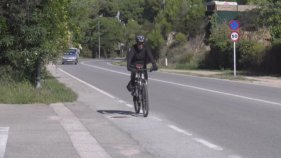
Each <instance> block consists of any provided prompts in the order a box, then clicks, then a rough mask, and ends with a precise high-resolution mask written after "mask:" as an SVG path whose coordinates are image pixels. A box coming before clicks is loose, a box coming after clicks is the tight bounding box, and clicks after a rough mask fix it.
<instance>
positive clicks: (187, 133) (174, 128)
mask: <svg viewBox="0 0 281 158" xmlns="http://www.w3.org/2000/svg"><path fill="white" fill-rule="evenodd" d="M168 127H170V128H171V129H173V130H175V131H177V132H179V133H183V134H185V135H187V136H192V134H191V133H189V132H187V131H185V130H183V129H180V128H178V127H177V126H174V125H168Z"/></svg>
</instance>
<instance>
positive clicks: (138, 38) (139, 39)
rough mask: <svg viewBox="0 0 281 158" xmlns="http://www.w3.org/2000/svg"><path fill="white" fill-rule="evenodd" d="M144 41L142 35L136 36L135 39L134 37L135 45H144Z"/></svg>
mask: <svg viewBox="0 0 281 158" xmlns="http://www.w3.org/2000/svg"><path fill="white" fill-rule="evenodd" d="M144 41H145V38H144V36H143V35H137V37H136V42H137V43H144Z"/></svg>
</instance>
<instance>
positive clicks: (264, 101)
mask: <svg viewBox="0 0 281 158" xmlns="http://www.w3.org/2000/svg"><path fill="white" fill-rule="evenodd" d="M150 80H154V81H158V82H162V83H168V84H173V85H177V86H182V87H188V88H193V89H197V90H202V91H206V92H211V93H217V94H222V95H228V96H232V97H237V98H242V99H246V100H253V101H257V102H262V103H267V104H273V105H279V106H281V103H278V102H273V101H268V100H263V99H256V98H251V97H246V96H242V95H237V94H232V93H226V92H221V91H216V90H211V89H207V88H201V87H196V86H190V85H185V84H180V83H175V82H169V81H164V80H159V79H150Z"/></svg>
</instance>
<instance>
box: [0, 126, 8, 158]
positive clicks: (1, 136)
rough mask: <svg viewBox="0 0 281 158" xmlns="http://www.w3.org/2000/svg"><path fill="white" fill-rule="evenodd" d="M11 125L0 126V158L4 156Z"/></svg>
mask: <svg viewBox="0 0 281 158" xmlns="http://www.w3.org/2000/svg"><path fill="white" fill-rule="evenodd" d="M9 129H10V127H0V158H4V154H5V150H6V145H7V142H8V135H9Z"/></svg>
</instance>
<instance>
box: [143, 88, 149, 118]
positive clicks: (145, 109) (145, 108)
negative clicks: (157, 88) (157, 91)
mask: <svg viewBox="0 0 281 158" xmlns="http://www.w3.org/2000/svg"><path fill="white" fill-rule="evenodd" d="M142 111H143V117H147V115H148V111H149V101H148V90H147V85H146V84H143V87H142Z"/></svg>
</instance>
